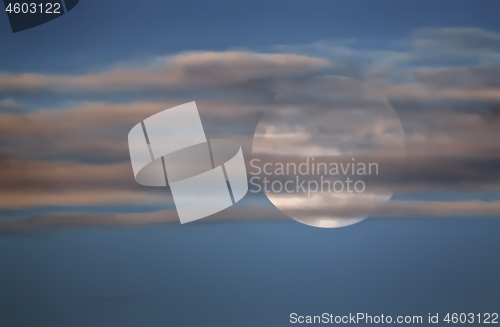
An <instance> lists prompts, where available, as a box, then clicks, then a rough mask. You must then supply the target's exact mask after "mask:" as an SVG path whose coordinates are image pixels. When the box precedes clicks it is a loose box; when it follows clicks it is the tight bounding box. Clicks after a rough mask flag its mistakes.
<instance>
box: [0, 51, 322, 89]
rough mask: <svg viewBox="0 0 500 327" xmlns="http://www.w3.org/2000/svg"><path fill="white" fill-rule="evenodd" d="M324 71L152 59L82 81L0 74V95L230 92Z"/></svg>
mask: <svg viewBox="0 0 500 327" xmlns="http://www.w3.org/2000/svg"><path fill="white" fill-rule="evenodd" d="M328 65H329V62H328V61H326V60H324V59H320V58H310V57H305V56H300V55H294V54H261V53H252V52H236V51H228V52H190V53H183V54H179V55H176V56H171V57H165V58H157V59H155V60H154V61H153V62H151V63H150V64H148V65H145V66H144V67H135V68H129V67H123V68H116V69H113V70H110V71H106V72H102V73H97V74H87V75H81V76H63V75H42V74H32V73H26V74H18V75H14V74H0V91H3V92H26V91H31V90H51V91H53V92H66V91H70V90H77V91H78V90H79V91H82V90H84V91H97V92H101V91H112V90H134V89H144V88H151V89H161V90H165V89H171V90H181V89H184V88H196V87H201V88H204V87H205V88H206V87H209V88H210V87H219V86H234V85H238V84H242V83H248V82H251V81H256V80H265V79H275V78H287V77H288V78H290V77H293V76H297V75H299V76H300V75H304V74H308V73H311V72H315V71H318V70H320V69H321V68H324V67H326V66H328Z"/></svg>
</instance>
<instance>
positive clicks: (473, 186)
mask: <svg viewBox="0 0 500 327" xmlns="http://www.w3.org/2000/svg"><path fill="white" fill-rule="evenodd" d="M499 13H500V3H499V2H498V1H495V0H492V1H458V0H457V1H388V0H379V1H359V0H354V1H260V0H259V1H178V2H171V1H140V2H139V1H118V0H112V1H98V0H80V3H79V4H78V5H77V6H76V7H75V8H74V9H73V10H72V11H71V12H69V13H67V14H65V15H63V16H61V17H60V18H58V19H55V20H53V21H51V22H48V23H46V24H44V25H41V26H38V27H35V28H32V29H30V30H26V31H23V32H19V33H15V34H13V33H12V32H11V30H10V26H9V23H8V20H7V15H6V14H0V58H1V62H0V169H1V174H0V326H8V327H11V326H64V327H67V326H123V327H125V326H194V325H196V326H200V325H205V326H288V325H290V323H289V314H290V313H292V312H297V313H298V314H303V315H314V314H321V313H323V312H331V313H333V314H339V315H343V314H349V312H352V313H356V312H367V313H372V314H374V315H376V314H381V313H383V314H392V315H407V314H408V315H417V314H418V315H423V316H424V317H427V314H428V313H429V312H430V313H433V314H435V313H437V312H440V313H446V312H475V313H479V312H498V306H499V304H500V283H498V280H497V279H498V276H499V275H500V263H499V261H498V257H499V251H500V238H499V237H498V232H499V231H500V220H498V218H499V216H500V156H499V155H500V143H499V140H500V20H499V19H498V15H499ZM321 76H345V77H350V78H354V79H357V80H360V81H362V82H363V83H366V84H367V85H370V86H371V87H372V88H373V89H374V90H376V91H378V92H379V93H380V94H382V95H384V96H386V97H387V99H388V101H389V102H390V104H391V105H392V107H393V108H394V110H395V112H396V113H397V115H398V116H399V118H400V120H401V123H402V126H403V129H404V131H405V134H406V147H407V148H406V150H407V160H406V164H405V166H404V174H403V177H402V179H401V181H400V183H399V184H398V186H397V191H396V193H395V194H394V196H393V197H392V199H391V200H390V201H389V203H388V204H387V205H386V206H385V207H384V208H383V209H381V210H380V211H379V212H377V214H376V217H373V218H370V219H368V220H366V221H363V222H361V223H358V224H356V225H353V226H350V227H345V228H340V229H320V228H313V227H309V226H305V225H302V224H300V223H298V222H296V221H294V220H292V219H290V218H288V217H286V216H285V215H284V214H282V213H281V212H280V211H279V210H278V209H276V208H275V207H274V206H273V205H272V204H271V203H270V202H269V201H268V200H267V198H266V197H265V196H264V195H263V194H250V193H249V194H247V196H246V197H245V198H244V199H243V200H242V201H241V202H240V203H238V204H237V205H236V206H234V207H232V208H229V209H227V210H225V211H223V212H220V213H217V214H215V215H213V216H211V217H208V218H206V219H202V220H200V221H199V222H195V223H191V224H187V225H182V226H180V225H179V222H178V218H177V215H176V212H175V206H174V203H173V201H172V197H171V195H170V192H169V190H168V189H164V188H162V189H158V188H148V187H144V186H141V185H138V184H137V183H136V182H135V180H134V176H133V174H132V168H131V165H130V157H129V154H128V145H127V133H128V131H129V130H130V129H131V128H132V127H133V126H134V125H135V124H137V122H139V121H141V120H143V119H145V118H146V117H149V116H151V115H153V114H155V113H157V112H159V111H162V110H165V109H167V108H170V107H173V106H175V105H179V104H182V103H186V102H190V101H196V102H197V105H198V109H199V112H200V116H201V119H202V122H203V127H204V129H205V133H206V134H207V137H208V138H228V139H233V140H235V141H238V142H239V143H240V144H241V145H242V148H243V153H244V155H245V157H246V158H247V160H248V158H250V157H251V151H252V137H253V134H254V132H255V128H256V126H257V123H258V122H259V119H260V117H261V115H262V114H263V112H264V111H265V110H266V107H267V105H268V103H269V102H270V101H271V100H272V99H273V98H274V96H275V95H276V94H277V93H279V92H280V91H282V90H284V89H286V88H287V87H288V86H290V85H294V84H295V83H299V82H300V81H303V80H305V79H309V78H314V77H321ZM361 119H363V118H361ZM364 119H367V120H368V119H369V117H365V118H364ZM396 168H398V169H399V168H402V167H396ZM495 310H496V311H495Z"/></svg>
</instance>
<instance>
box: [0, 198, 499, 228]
mask: <svg viewBox="0 0 500 327" xmlns="http://www.w3.org/2000/svg"><path fill="white" fill-rule="evenodd" d="M295 210H297V211H301V210H303V209H300V208H297V209H295ZM307 210H308V211H307V212H309V213H310V214H314V215H320V214H325V213H324V212H322V211H321V210H322V209H321V207H318V208H316V209H310V208H308V209H307ZM349 210H355V208H354V207H351V208H349ZM499 212H500V201H492V202H487V201H455V202H452V201H449V202H447V201H390V202H388V203H387V204H386V205H385V206H384V207H383V208H382V209H380V210H379V211H378V212H377V213H376V215H375V218H376V219H384V218H429V219H431V218H443V217H447V218H449V217H483V218H484V217H497V216H498V213H499ZM327 214H328V212H327ZM246 220H251V221H276V220H278V221H292V220H291V219H290V218H287V217H286V216H285V215H284V214H282V213H281V212H280V211H279V210H278V209H275V208H272V207H254V208H241V207H231V208H228V209H226V210H224V211H222V212H219V213H217V214H214V215H212V216H210V217H207V218H205V219H203V220H201V221H199V222H196V223H194V224H205V223H214V222H238V221H246ZM144 224H178V217H177V213H176V211H175V210H160V211H155V212H145V213H120V214H101V213H78V212H65V213H51V214H42V215H37V216H34V217H31V218H27V219H22V220H10V221H0V233H7V234H8V233H15V232H20V231H29V230H33V229H39V228H54V227H56V228H59V227H87V226H117V225H144Z"/></svg>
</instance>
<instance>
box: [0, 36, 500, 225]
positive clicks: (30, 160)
mask: <svg viewBox="0 0 500 327" xmlns="http://www.w3.org/2000/svg"><path fill="white" fill-rule="evenodd" d="M357 45H358V44H357V43H356V42H355V41H349V42H341V43H340V44H339V43H338V42H335V41H329V42H316V43H314V44H310V45H300V46H293V45H288V46H281V47H279V48H278V51H280V53H257V52H243V51H226V52H187V53H180V54H177V55H174V56H168V57H156V58H155V59H154V60H150V61H148V62H147V63H146V64H141V65H135V66H130V65H128V66H125V65H120V64H117V65H115V66H114V67H118V68H113V69H109V70H104V71H100V72H96V73H89V74H85V75H57V74H36V73H32V72H25V73H21V74H5V73H4V74H0V93H1V94H2V95H4V96H5V98H4V99H2V100H0V168H1V169H2V172H3V173H2V175H0V190H1V192H2V197H1V198H0V208H2V209H13V210H15V209H24V208H34V207H40V206H48V205H56V206H76V205H78V206H89V207H92V206H97V205H108V204H132V205H134V204H141V205H143V204H157V203H164V204H165V205H166V206H169V205H171V204H172V201H171V198H170V193H169V192H168V190H166V189H161V190H160V189H151V188H147V189H146V188H144V187H142V186H140V185H137V184H136V183H135V181H134V179H133V174H132V171H131V167H130V163H129V154H128V145H127V138H126V135H127V133H128V131H129V130H130V128H131V127H132V126H134V125H135V124H136V123H137V122H139V121H141V120H143V119H144V118H146V117H149V116H151V115H153V114H155V113H157V112H160V111H162V110H165V109H167V108H170V107H173V106H175V105H178V104H181V103H185V102H189V101H192V100H196V101H197V104H198V108H199V111H200V115H201V118H202V121H203V125H204V129H205V132H206V134H207V136H208V137H212V138H213V137H224V138H231V139H234V140H237V141H238V142H240V143H241V144H242V145H243V149H244V153H245V156H246V157H247V159H250V158H251V147H252V136H253V133H254V130H255V127H256V126H257V123H258V121H259V119H260V117H261V115H262V113H263V112H264V111H265V110H266V108H267V105H268V103H269V101H271V100H272V98H273V96H274V95H275V94H276V93H277V92H279V91H282V90H286V89H288V88H289V87H292V86H295V85H296V84H297V83H299V82H300V81H301V80H303V79H308V78H310V77H315V76H323V75H330V74H340V75H343V76H351V77H356V78H359V79H361V80H363V81H364V82H365V83H367V84H369V85H370V86H371V87H372V88H374V89H375V90H377V91H378V92H379V93H381V94H384V95H386V96H387V98H388V99H389V100H390V102H391V104H392V106H393V107H394V108H395V110H396V112H397V114H398V116H399V118H400V119H401V121H402V124H403V128H404V130H405V133H406V146H407V153H408V160H407V163H406V166H405V174H404V176H403V179H402V180H401V182H400V185H399V192H400V194H404V195H407V194H422V195H425V194H428V193H432V192H435V193H439V194H458V193H460V192H471V191H473V192H478V193H479V195H477V196H478V197H479V198H482V197H488V198H491V197H492V196H495V194H498V191H499V190H500V172H499V171H498V168H496V167H498V166H499V165H498V159H497V154H498V153H500V145H499V143H498V137H499V133H500V118H499V117H500V109H499V108H500V77H499V76H500V60H499V59H500V56H499V53H500V34H497V33H494V32H490V31H485V30H481V29H477V28H444V29H443V28H431V29H421V30H417V31H415V33H413V34H412V35H411V36H409V37H408V38H407V39H405V40H402V42H395V44H394V45H389V46H388V45H387V43H386V44H384V46H383V48H374V49H369V50H367V49H366V48H364V49H361V48H359V47H357ZM153 93H154V97H150V95H151V94H153ZM96 94H97V95H96ZM39 97H43V102H42V101H38V100H39V99H40V98H39ZM46 99H50V101H46ZM145 99H146V100H145ZM151 99H153V100H151ZM68 100H69V101H68ZM41 103H43V104H44V105H43V106H41V105H40V104H41ZM25 104H29V105H28V106H26V107H25ZM52 106H53V107H52ZM27 108H28V109H27ZM22 110H24V111H25V112H22ZM27 110H30V111H29V112H26V111H27ZM378 118H380V117H378ZM360 119H362V120H363V122H362V123H363V124H361V125H362V126H365V125H368V126H372V127H373V128H375V129H380V128H382V129H383V128H385V127H384V126H386V124H384V123H386V120H383V119H382V121H381V120H380V119H377V117H374V116H371V115H369V114H365V115H363V117H361V118H360ZM303 125H304V128H303V129H302V130H297V131H293V132H294V133H295V132H296V134H297V136H298V137H305V138H307V137H310V136H311V133H310V132H309V131H308V129H309V128H311V127H312V126H311V124H309V125H308V124H303ZM313 125H314V124H313ZM322 128H324V130H323V131H326V130H327V131H329V132H331V131H339V130H346V129H347V130H349V128H353V124H352V123H351V122H349V121H347V118H346V117H343V118H342V119H339V120H338V121H337V122H335V123H332V124H329V125H328V126H323V127H322ZM363 130H364V128H361V129H360V132H362V131H363ZM319 132H322V131H319ZM318 134H321V133H318ZM359 135H361V136H363V137H366V138H367V141H373V139H370V135H363V134H362V133H361V134H359ZM299 141H300V140H299ZM384 142H385V140H384ZM328 143H332V142H328ZM334 143H335V142H334ZM278 146H279V142H277V143H276V146H275V148H271V150H272V151H271V152H273V153H275V152H277V151H278V150H277V147H278ZM308 146H309V144H305V146H304V147H303V148H302V150H304V151H303V153H306V150H308V151H309V150H310V151H311V153H315V152H314V150H315V149H312V148H310V147H308ZM337 148H339V145H338V144H333V145H332V146H331V149H332V151H334V150H338V149H337ZM380 160H381V162H380V165H383V164H387V165H388V167H390V168H394V169H395V170H397V169H400V168H401V167H393V166H390V163H389V162H385V161H384V158H383V157H382V158H380ZM417 197H418V196H417ZM238 210H240V209H238ZM252 210H253V211H252ZM252 210H250V209H248V210H246V211H245V210H242V211H241V210H240V211H233V209H230V210H227V211H224V213H220V214H218V216H217V217H223V216H224V215H227V218H228V219H230V218H238V217H240V218H241V219H247V218H248V219H251V218H252V217H254V219H257V218H261V219H264V220H266V219H268V218H269V217H278V216H280V217H283V215H282V214H280V213H279V212H278V213H276V210H275V209H272V210H271V209H269V208H267V209H262V210H261V208H256V209H255V210H254V209H252ZM384 210H386V211H384V213H383V214H382V213H381V215H382V216H390V217H408V216H412V215H414V214H415V215H422V216H446V215H460V214H461V213H467V214H470V215H474V214H475V213H477V214H478V215H491V216H495V213H496V215H498V214H500V210H499V208H498V204H496V202H475V201H464V202H456V203H455V202H425V201H406V202H401V201H399V202H394V201H391V202H390V203H389V205H388V206H387V207H386V209H384ZM163 214H165V215H163ZM134 215H135V216H134ZM134 215H131V216H128V215H127V214H118V215H111V214H110V215H107V214H106V215H100V214H87V213H78V212H75V213H71V214H57V215H53V214H47V215H43V216H41V215H38V216H36V217H33V218H32V219H31V220H28V221H23V222H22V223H21V222H19V223H18V222H15V223H13V224H20V225H22V224H24V225H23V226H26V227H36V226H58V225H65V224H66V225H68V226H73V222H75V223H77V224H76V225H78V226H80V225H87V224H100V221H101V220H102V221H103V222H109V223H111V224H116V223H145V222H148V221H150V222H152V223H156V222H162V223H169V222H177V218H176V215H175V212H174V211H166V212H164V213H162V214H159V213H158V214H157V215H155V214H152V213H144V214H134ZM148 217H149V218H148ZM165 217H166V218H165ZM278 218H279V217H278ZM213 219H215V218H213ZM217 219H219V218H217ZM217 219H215V220H217ZM220 220H221V221H223V218H220ZM207 221H209V220H207ZM3 223H4V222H2V224H3ZM7 224H10V223H7ZM20 225H18V226H20ZM10 226H12V225H10ZM23 228H24V227H23Z"/></svg>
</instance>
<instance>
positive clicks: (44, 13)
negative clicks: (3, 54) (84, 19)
mask: <svg viewBox="0 0 500 327" xmlns="http://www.w3.org/2000/svg"><path fill="white" fill-rule="evenodd" d="M78 1H79V0H43V1H40V0H34V1H33V0H3V2H4V4H5V12H6V13H7V15H8V16H9V21H10V26H11V27H12V32H14V33H17V32H20V31H24V30H27V29H29V28H32V27H35V26H38V25H42V24H45V23H47V22H49V21H51V20H53V19H56V18H58V17H60V16H62V15H64V14H65V13H67V12H68V11H70V10H71V9H73V8H74V7H75V6H76V5H77V4H78Z"/></svg>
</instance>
